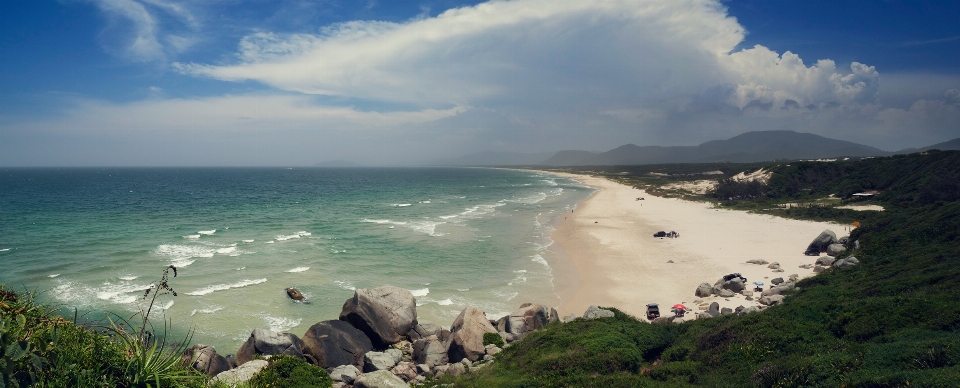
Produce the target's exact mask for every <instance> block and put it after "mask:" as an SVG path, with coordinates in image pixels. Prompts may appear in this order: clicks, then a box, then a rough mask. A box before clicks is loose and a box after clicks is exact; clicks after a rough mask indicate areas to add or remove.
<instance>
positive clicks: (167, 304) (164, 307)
mask: <svg viewBox="0 0 960 388" xmlns="http://www.w3.org/2000/svg"><path fill="white" fill-rule="evenodd" d="M171 307H173V301H172V300H171V301H169V302H167V303H166V304H164V305H163V307H161V308H162V309H164V310H169V309H170V308H171Z"/></svg>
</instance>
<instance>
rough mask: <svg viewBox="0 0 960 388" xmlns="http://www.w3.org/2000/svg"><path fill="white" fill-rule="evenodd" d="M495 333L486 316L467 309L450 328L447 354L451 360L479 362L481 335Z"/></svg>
mask: <svg viewBox="0 0 960 388" xmlns="http://www.w3.org/2000/svg"><path fill="white" fill-rule="evenodd" d="M496 332H497V329H495V328H494V327H493V326H492V325H490V322H489V321H488V320H487V316H486V314H484V313H483V312H482V311H480V310H477V309H476V308H474V307H467V308H465V309H463V311H462V312H460V315H459V316H458V317H457V319H456V320H454V321H453V325H451V326H450V333H451V334H450V350H449V351H448V352H447V354H448V355H449V357H450V359H451V360H459V359H462V358H468V359H470V361H476V360H479V359H481V358H482V357H483V354H484V349H483V334H484V333H496Z"/></svg>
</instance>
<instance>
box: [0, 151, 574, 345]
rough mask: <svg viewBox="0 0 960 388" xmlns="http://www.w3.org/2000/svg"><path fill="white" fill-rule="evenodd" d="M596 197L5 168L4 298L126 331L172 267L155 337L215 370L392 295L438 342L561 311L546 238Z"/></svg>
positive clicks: (415, 177)
mask: <svg viewBox="0 0 960 388" xmlns="http://www.w3.org/2000/svg"><path fill="white" fill-rule="evenodd" d="M592 190H593V189H591V188H589V187H586V186H583V185H581V184H579V183H578V182H576V181H573V180H570V179H566V178H560V177H556V176H552V175H547V174H541V173H537V172H529V171H518V170H502V169H482V168H340V169H334V168H60V169H56V168H42V169H40V168H38V169H27V168H19V169H0V283H3V284H6V286H7V287H9V288H12V289H14V290H29V291H36V292H37V293H38V295H39V299H40V300H42V301H45V302H47V303H50V304H52V305H56V306H60V307H62V310H61V311H62V312H63V314H65V315H67V316H68V317H70V318H71V319H72V315H73V314H74V312H76V313H77V314H79V315H84V314H85V315H84V316H85V319H87V320H96V319H97V317H103V316H104V314H105V313H111V314H116V316H121V317H129V316H130V315H131V314H134V313H136V312H137V311H139V309H141V308H145V307H146V305H147V302H148V301H145V300H144V299H143V293H144V290H145V289H147V288H148V287H149V286H150V285H151V284H153V283H155V282H157V281H158V280H159V278H160V276H161V273H162V271H163V269H164V268H165V267H167V266H168V265H175V266H176V267H177V269H178V276H177V277H176V278H172V277H171V278H170V281H169V284H170V286H171V287H172V288H173V289H174V290H175V291H176V292H177V296H173V295H162V296H160V297H159V298H158V300H157V303H156V305H155V306H154V311H153V313H152V314H151V321H152V322H153V323H154V325H155V326H157V327H158V328H162V326H163V321H164V320H168V321H170V322H171V323H172V325H173V327H174V330H175V332H173V333H172V334H174V335H184V334H185V333H186V331H187V330H191V329H192V330H193V331H194V334H193V335H194V337H193V342H194V343H204V344H208V345H213V346H215V347H216V348H217V349H218V350H220V352H221V353H224V354H229V353H232V352H234V351H236V349H237V348H238V347H239V345H240V344H241V343H242V342H243V341H245V340H246V338H247V337H248V336H249V334H250V332H251V331H252V330H253V329H254V328H269V329H271V330H276V331H287V332H291V333H294V334H297V335H302V334H303V333H304V332H305V331H306V329H307V328H308V327H309V326H310V325H312V324H314V323H316V322H319V321H323V320H329V319H337V317H338V315H339V312H340V309H341V307H342V306H343V303H344V301H345V300H346V299H348V298H350V297H351V296H352V295H353V290H354V289H356V288H373V287H378V286H382V285H387V284H389V285H393V286H398V287H402V288H406V289H408V290H410V291H411V292H412V293H413V294H414V296H416V298H417V305H418V308H417V312H418V316H419V318H420V320H421V321H432V322H435V323H437V324H439V325H442V326H449V325H450V323H451V322H452V321H453V319H454V318H455V317H456V316H457V315H458V314H459V313H460V311H461V310H462V309H463V308H464V307H466V306H474V307H477V308H479V309H481V310H483V311H486V312H487V314H488V317H490V318H497V317H499V316H502V315H505V314H508V313H509V312H510V311H512V310H514V309H516V308H517V307H518V306H519V305H520V304H521V303H523V302H534V303H542V304H546V305H550V306H556V305H557V304H559V299H558V297H557V295H556V293H555V292H554V288H553V283H552V280H553V275H552V270H551V265H550V263H551V262H555V261H556V260H557V252H555V249H556V247H553V246H551V244H552V240H551V239H550V234H551V232H552V231H553V225H555V224H556V223H557V222H558V221H559V220H560V219H562V217H563V213H565V212H569V211H570V210H571V209H573V208H574V207H575V206H576V203H577V202H579V201H580V200H581V199H584V198H586V197H587V196H588V195H589V194H590V193H591V192H592ZM287 287H295V288H297V289H299V290H300V291H301V292H303V294H304V295H305V296H306V297H307V301H306V302H304V303H300V302H294V301H292V300H290V299H289V298H288V297H287V295H286V293H285V292H284V289H285V288H287Z"/></svg>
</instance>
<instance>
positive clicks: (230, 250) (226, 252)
mask: <svg viewBox="0 0 960 388" xmlns="http://www.w3.org/2000/svg"><path fill="white" fill-rule="evenodd" d="M236 251H237V247H226V248H220V249H217V250H216V252H217V253H219V254H221V255H229V254H231V253H235V252H236Z"/></svg>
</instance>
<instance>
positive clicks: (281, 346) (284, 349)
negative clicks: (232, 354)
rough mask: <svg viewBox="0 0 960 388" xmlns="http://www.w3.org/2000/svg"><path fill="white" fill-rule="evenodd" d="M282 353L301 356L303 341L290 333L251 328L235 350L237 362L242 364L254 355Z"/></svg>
mask: <svg viewBox="0 0 960 388" xmlns="http://www.w3.org/2000/svg"><path fill="white" fill-rule="evenodd" d="M257 354H259V355H264V356H267V355H273V354H283V355H287V356H293V357H300V358H303V341H301V340H300V338H297V336H295V335H293V334H290V333H278V332H275V331H270V330H264V329H253V332H252V333H250V338H247V342H244V344H243V345H241V346H240V349H239V350H237V355H236V360H237V364H244V363H246V362H248V361H250V360H252V359H253V357H254V355H257Z"/></svg>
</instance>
